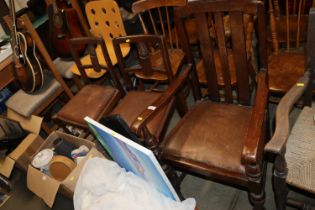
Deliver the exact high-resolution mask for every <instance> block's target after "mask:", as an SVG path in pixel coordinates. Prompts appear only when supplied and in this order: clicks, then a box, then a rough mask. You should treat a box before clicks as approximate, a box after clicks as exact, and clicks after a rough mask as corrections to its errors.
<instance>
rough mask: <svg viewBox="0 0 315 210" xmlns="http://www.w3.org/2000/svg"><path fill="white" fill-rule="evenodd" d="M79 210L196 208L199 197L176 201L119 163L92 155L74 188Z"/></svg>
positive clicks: (185, 209) (75, 206) (179, 209)
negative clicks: (121, 166) (127, 170)
mask: <svg viewBox="0 0 315 210" xmlns="http://www.w3.org/2000/svg"><path fill="white" fill-rule="evenodd" d="M73 202H74V209H75V210H105V209H106V210H108V209H111V210H130V209H132V210H148V209H150V210H168V209H169V210H193V209H195V206H196V201H195V199H193V198H188V199H186V200H184V201H182V202H176V201H174V200H172V199H170V198H168V197H166V196H164V195H163V194H161V193H159V192H158V191H157V190H155V188H153V187H152V186H151V185H150V184H149V183H147V182H146V181H144V180H143V179H141V178H139V177H137V176H136V175H134V174H133V173H130V172H126V171H125V170H124V169H122V168H120V167H119V166H118V165H117V163H115V162H113V161H110V160H106V159H101V158H92V159H90V160H88V161H87V162H86V164H85V166H84V168H83V170H82V172H81V175H80V177H79V180H78V182H77V186H76V189H75V192H74V198H73Z"/></svg>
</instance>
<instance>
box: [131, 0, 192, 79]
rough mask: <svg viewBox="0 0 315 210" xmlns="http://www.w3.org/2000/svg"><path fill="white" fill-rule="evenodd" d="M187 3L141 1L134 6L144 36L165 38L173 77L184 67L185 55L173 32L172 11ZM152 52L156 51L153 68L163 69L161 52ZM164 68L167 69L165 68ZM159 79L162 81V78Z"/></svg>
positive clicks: (174, 0)
mask: <svg viewBox="0 0 315 210" xmlns="http://www.w3.org/2000/svg"><path fill="white" fill-rule="evenodd" d="M186 3H187V0H169V1H166V0H165V1H155V0H141V1H136V2H134V3H133V4H132V11H133V12H134V13H136V14H138V16H139V19H140V23H141V25H142V28H143V32H144V34H146V35H147V34H155V35H163V36H165V39H166V43H167V49H168V52H167V53H168V56H169V61H170V62H169V64H170V67H171V70H172V75H173V76H176V75H177V74H178V72H179V70H180V69H181V67H182V64H183V61H184V53H183V51H182V50H181V49H180V48H179V41H178V34H177V33H173V32H172V30H173V29H174V26H173V24H172V20H173V17H172V13H171V12H170V11H171V10H172V9H173V8H175V7H179V6H183V5H185V4H186ZM145 18H146V19H145ZM150 50H151V51H154V53H152V54H151V55H150V56H151V57H152V58H151V62H152V66H154V67H160V68H161V67H162V68H163V66H161V64H160V63H161V60H162V59H163V54H162V53H161V50H155V49H154V48H150ZM164 68H166V67H165V66H164ZM164 78H165V77H164ZM158 79H159V80H161V78H158Z"/></svg>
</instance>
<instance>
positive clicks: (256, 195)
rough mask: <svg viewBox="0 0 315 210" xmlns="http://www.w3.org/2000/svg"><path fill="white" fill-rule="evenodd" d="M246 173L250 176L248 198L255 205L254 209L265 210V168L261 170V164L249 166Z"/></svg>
mask: <svg viewBox="0 0 315 210" xmlns="http://www.w3.org/2000/svg"><path fill="white" fill-rule="evenodd" d="M262 168H265V167H262ZM246 174H247V176H248V177H249V191H248V199H249V201H250V202H251V204H252V205H253V210H263V209H264V204H265V199H266V196H265V184H264V183H265V179H264V175H265V170H262V171H261V167H260V166H259V165H256V166H247V172H246Z"/></svg>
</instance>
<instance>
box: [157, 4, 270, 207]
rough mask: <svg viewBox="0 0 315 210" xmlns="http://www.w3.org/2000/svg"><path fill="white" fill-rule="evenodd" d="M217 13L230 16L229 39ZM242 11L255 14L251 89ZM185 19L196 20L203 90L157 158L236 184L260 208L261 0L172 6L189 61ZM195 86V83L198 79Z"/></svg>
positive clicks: (264, 91) (263, 96) (264, 87)
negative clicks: (232, 70) (256, 45)
mask: <svg viewBox="0 0 315 210" xmlns="http://www.w3.org/2000/svg"><path fill="white" fill-rule="evenodd" d="M223 14H225V15H229V16H230V18H231V24H230V25H231V26H230V27H231V35H230V37H231V39H226V36H225V33H224V24H223V22H224V21H223V18H224V15H223ZM244 14H247V15H252V16H256V18H257V23H258V25H257V34H259V37H258V43H259V48H260V49H259V61H260V63H259V73H258V74H257V77H256V83H255V84H257V85H256V86H255V87H254V88H251V82H250V78H251V75H250V71H249V68H248V66H247V58H248V57H247V53H246V27H245V25H244V24H245V21H243V17H244ZM187 18H196V20H197V31H198V40H199V42H200V43H199V48H200V51H201V53H200V59H202V60H203V64H204V69H205V75H206V79H207V81H206V85H207V88H208V91H209V95H208V97H206V98H204V99H203V100H201V101H199V102H197V103H196V104H195V105H194V106H193V107H192V108H191V109H190V110H189V111H188V112H187V113H186V115H185V116H184V117H183V118H182V119H181V120H180V121H179V123H178V124H177V125H176V126H175V128H174V129H173V130H172V131H171V132H170V134H169V136H168V137H167V138H166V140H165V141H164V142H163V144H162V145H161V150H162V159H163V160H164V161H165V162H166V163H168V164H170V165H171V166H172V167H174V168H176V169H179V170H181V171H184V172H188V173H192V174H196V175H199V176H202V177H205V178H207V179H212V180H216V181H219V182H223V183H226V184H230V185H232V186H239V187H242V188H243V189H246V190H247V192H248V195H249V200H250V202H251V203H252V205H253V209H263V206H264V201H265V192H264V174H265V162H264V158H263V154H264V145H265V123H266V122H265V117H266V116H265V113H266V107H267V99H268V85H267V76H266V74H267V67H266V63H267V61H264V60H263V59H266V36H265V33H266V28H265V27H266V26H265V21H264V19H265V16H264V4H263V3H262V2H259V1H212V0H195V1H190V2H189V3H188V4H187V5H186V6H184V7H178V8H176V9H175V22H176V25H177V29H178V30H177V31H178V32H180V33H179V35H180V37H179V40H180V41H181V42H180V45H181V46H182V47H183V49H184V52H185V54H186V55H187V59H188V60H189V62H192V63H194V57H193V55H192V50H191V49H190V48H191V46H190V44H189V40H188V36H187V33H186V29H185V24H184V23H185V20H186V19H187ZM209 19H210V22H212V23H213V25H214V26H215V29H216V30H217V32H216V34H217V37H216V41H217V42H216V44H213V41H212V40H211V37H210V36H209V30H210V29H209V27H208V22H209ZM219 36H220V37H219ZM215 50H217V53H218V56H219V57H220V59H221V61H222V68H221V69H222V77H223V81H224V83H225V86H224V88H223V91H224V93H223V96H222V94H220V87H219V85H218V81H217V74H218V72H217V71H216V69H215V67H216V66H215V61H214V60H215V58H214V57H215V53H214V52H215ZM228 51H231V53H232V54H233V57H234V62H235V67H236V74H235V77H236V78H237V83H236V87H232V85H231V78H232V77H231V75H230V69H229V68H230V65H229V64H228ZM195 85H196V87H198V86H199V83H197V84H195ZM253 91H254V92H253ZM233 95H236V96H237V97H233ZM251 96H253V97H254V98H251ZM206 99H211V100H212V101H209V100H206Z"/></svg>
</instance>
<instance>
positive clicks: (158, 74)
mask: <svg viewBox="0 0 315 210" xmlns="http://www.w3.org/2000/svg"><path fill="white" fill-rule="evenodd" d="M113 43H114V49H115V53H116V55H117V60H118V64H119V68H120V70H121V72H122V74H123V77H124V81H125V84H126V87H127V89H128V90H133V89H135V87H134V86H133V84H132V83H133V82H132V81H131V76H133V75H134V76H135V77H136V78H137V81H136V82H137V84H138V87H137V88H138V89H141V90H144V89H149V90H153V91H164V90H165V89H166V88H165V85H168V84H171V83H172V82H173V80H174V78H175V77H176V76H175V75H173V72H172V69H171V62H170V59H171V58H170V57H169V54H168V52H169V51H168V49H167V43H166V41H165V38H164V37H163V36H160V35H136V36H126V37H119V38H115V39H114V40H113ZM125 43H128V44H130V45H131V46H133V45H134V46H135V48H136V49H138V50H137V51H138V58H137V59H138V61H139V62H138V63H139V64H137V65H131V66H130V65H129V66H128V65H127V63H126V62H125V61H124V59H123V55H122V51H121V47H120V46H121V44H125ZM148 46H154V49H155V50H154V51H153V52H152V51H150V47H148ZM156 65H157V66H156ZM145 86H146V88H145ZM149 86H150V87H149ZM184 100H185V97H184V93H183V92H181V93H180V94H179V95H178V96H177V97H176V104H177V109H178V111H179V113H180V115H184V113H185V112H186V110H187V108H186V105H185V104H186V103H185V102H184Z"/></svg>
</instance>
